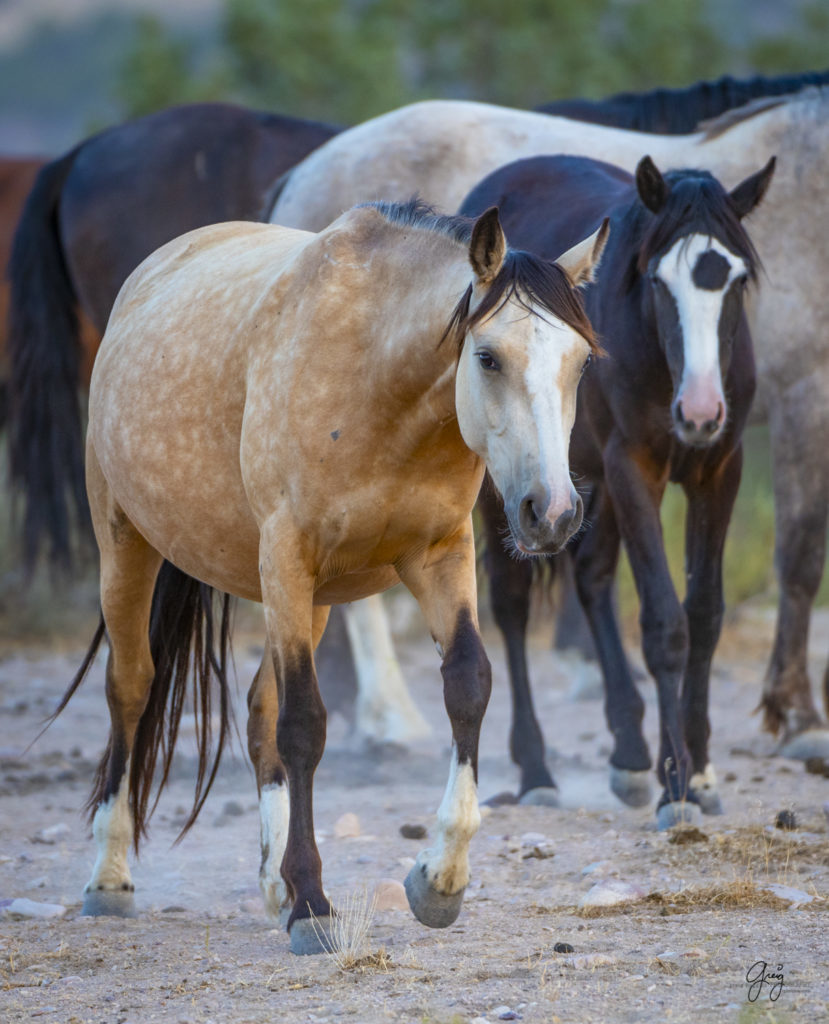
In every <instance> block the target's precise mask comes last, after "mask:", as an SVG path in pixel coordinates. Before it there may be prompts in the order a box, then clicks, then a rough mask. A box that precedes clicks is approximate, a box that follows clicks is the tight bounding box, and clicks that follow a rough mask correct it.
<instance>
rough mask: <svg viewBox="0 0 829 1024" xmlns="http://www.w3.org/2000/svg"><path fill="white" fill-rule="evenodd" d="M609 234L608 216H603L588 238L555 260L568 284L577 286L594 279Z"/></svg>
mask: <svg viewBox="0 0 829 1024" xmlns="http://www.w3.org/2000/svg"><path fill="white" fill-rule="evenodd" d="M609 236H610V218H609V217H605V219H604V220H603V221H602V223H601V225H600V227H599V228H598V229H597V230H596V231H594V232H593V234H592V235H590V237H589V238H585V239H584V241H583V242H578V243H577V244H576V245H574V246H573V248H572V249H568V250H567V252H565V253H564V254H563V255H562V256H559V258H558V259H557V260H556V263H557V264H558V265H559V266H560V267H561V269H562V270H563V271H564V273H565V274H566V275H567V276H568V278H569V279H570V284H571V285H572V286H573V287H574V288H578V287H579V286H580V285H583V284H590V282H591V281H594V280H595V279H596V271H597V270H598V268H599V263H600V262H601V258H602V253H603V252H604V247H605V246H606V245H607V240H608V238H609Z"/></svg>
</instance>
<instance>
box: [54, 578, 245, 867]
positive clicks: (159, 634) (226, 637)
mask: <svg viewBox="0 0 829 1024" xmlns="http://www.w3.org/2000/svg"><path fill="white" fill-rule="evenodd" d="M216 593H217V592H216V591H214V590H213V589H212V588H211V587H208V586H207V585H206V584H204V583H199V581H198V580H195V579H193V577H192V576H186V575H185V574H184V573H183V572H181V571H180V570H179V569H176V568H175V566H173V565H171V564H170V563H169V562H165V563H164V564H163V565H162V567H161V571H160V572H159V574H158V580H157V581H156V586H155V592H154V594H153V604H152V611H151V613H150V650H151V652H152V656H153V664H154V665H155V676H154V677H153V681H152V686H151V689H150V696H149V699H148V701H147V706H146V708H145V710H144V714H143V715H142V716H141V721H140V723H139V725H138V731H137V732H136V735H135V741H134V744H133V749H132V755H131V757H130V781H129V786H130V806H131V808H132V815H133V824H134V830H135V831H134V835H135V848H136V850H137V849H138V845H139V842H140V839H141V837H142V836H143V835H145V834H146V831H147V822H148V821H149V819H150V817H151V815H152V812H153V811H154V810H155V806H156V804H157V803H158V798H159V796H160V794H161V790H162V789H163V788H164V785H165V783H166V782H167V779H168V777H169V774H170V768H171V766H172V763H173V754H174V751H175V745H176V739H177V737H178V730H179V725H180V723H181V715H182V712H183V710H184V704H185V697H186V695H187V681H188V676H189V674H190V669H191V656H192V669H193V676H194V700H193V705H194V708H195V714H196V740H197V744H198V772H197V776H196V791H195V795H194V798H193V809H192V810H191V812H190V816H189V817H188V819H187V821H186V822H185V824H184V827H183V828H182V830H181V833H180V834H179V839H180V838H181V837H182V836H183V835H184V833H185V832H186V831H187V830H188V829H189V828H190V827H191V826H192V824H193V823H194V822H195V820H196V818H197V817H198V814H199V811H200V810H201V808H202V805H203V804H204V801H205V799H206V798H207V794H208V793H209V791H210V787H211V786H212V784H213V780H214V778H215V777H216V772H217V770H218V767H219V761H220V759H221V756H222V751H223V750H224V747H225V744H226V742H227V739H228V736H229V733H230V727H231V723H232V720H233V712H232V707H231V702H230V686H229V684H228V680H227V664H228V654H229V651H230V626H231V611H232V606H231V600H230V597H229V596H228V595H227V594H223V595H221V612H220V621H219V628H218V638H217V636H216V627H215V623H214V615H213V612H214V608H213V605H214V594H216ZM103 635H104V626H103V622H101V624H100V625H99V626H98V630H97V632H96V634H95V637H94V639H93V641H92V644H91V645H90V648H89V651H88V652H87V655H86V658H85V659H84V662H83V664H82V665H81V668H80V669H79V670H78V673H77V675H76V676H75V678H74V679H73V680H72V682H71V683H70V685H69V688H68V689H67V691H66V693H65V694H64V696H63V698H62V700H61V702H60V704H59V706H58V709H57V710H56V711H55V713H54V715H52V718H51V719H50V721H51V720H53V719H54V718H55V717H56V716H57V715H58V714H60V712H61V711H62V710H63V709H64V708H65V707H66V705H67V703H68V702H69V699H70V697H71V696H72V694H73V693H74V692H75V691H76V690H77V689H78V687H79V686H80V684H81V682H82V681H83V678H84V676H85V675H86V673H87V671H88V669H89V666H90V664H91V663H92V659H93V658H94V656H95V652H96V651H97V649H98V646H99V645H100V642H101V639H102V638H103ZM217 639H218V649H216V648H217ZM214 680H215V683H214ZM214 689H217V690H218V699H219V735H218V739H217V741H216V743H215V751H214V742H213V729H212V724H211V715H212V711H213V706H214V698H215V696H216V694H214ZM159 752H160V753H161V780H160V782H159V783H158V786H157V787H156V792H155V798H154V799H153V800H152V803H151V802H150V798H151V795H152V790H153V779H154V776H155V770H156V761H157V760H158V756H159ZM109 758H110V747H109V744H108V745H107V749H106V751H105V752H104V755H103V757H102V758H101V762H100V764H99V765H98V773H97V776H96V780H95V784H94V786H93V789H92V793H91V795H90V797H89V801H88V803H87V809H88V810H89V812H90V815H92V814H94V812H95V809H96V808H97V806H98V804H99V803H100V802H101V801H102V800H103V799H105V797H106V795H107V793H106V787H107V779H108V767H109Z"/></svg>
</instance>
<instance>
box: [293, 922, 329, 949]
mask: <svg viewBox="0 0 829 1024" xmlns="http://www.w3.org/2000/svg"><path fill="white" fill-rule="evenodd" d="M288 934H289V935H290V937H291V952H292V953H296V955H297V956H311V955H313V954H315V953H330V952H331V951H332V950H333V949H334V940H333V939H332V937H331V918H330V917H314V918H310V917H299V918H297V919H296V921H294V923H293V924H292V925H291V928H290V931H289V932H288Z"/></svg>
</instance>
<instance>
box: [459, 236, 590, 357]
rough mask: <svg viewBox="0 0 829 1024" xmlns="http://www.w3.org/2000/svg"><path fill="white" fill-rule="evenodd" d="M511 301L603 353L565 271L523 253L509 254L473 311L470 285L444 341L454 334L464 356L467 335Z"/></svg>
mask: <svg viewBox="0 0 829 1024" xmlns="http://www.w3.org/2000/svg"><path fill="white" fill-rule="evenodd" d="M510 300H515V301H516V302H517V303H518V304H519V305H520V306H522V307H523V308H524V309H525V310H527V312H528V313H531V314H534V315H536V316H543V314H544V313H545V312H546V313H549V314H550V315H551V316H554V317H556V318H557V319H558V320H561V321H563V322H564V323H565V324H567V326H568V327H571V328H572V329H573V330H574V331H576V332H577V333H578V334H580V335H581V336H582V337H583V338H584V339H585V341H586V342H587V343H588V344H589V345H590V348H591V349H592V351H594V352H597V353H598V352H599V351H600V346H599V343H598V341H597V339H596V335H595V333H594V331H593V325H592V324H591V323H590V320H589V319H588V317H587V313H586V312H585V309H584V304H583V302H582V300H581V295H580V293H579V292H578V291H577V289H575V288H574V287H573V286H572V285H571V284H570V279H569V278H568V277H567V274H566V273H565V271H564V270H563V269H562V268H561V267H560V266H559V265H558V264H557V263H551V262H549V261H548V260H543V259H541V258H540V257H538V256H535V255H533V254H532V253H529V252H524V251H522V250H520V249H509V250H508V251H507V255H506V257H505V259H504V264H503V266H502V267H501V269H500V270H499V271H498V274H497V275H496V277H495V279H494V280H493V281H492V283H491V284H490V286H489V288H488V290H487V292H486V294H485V295H484V297H483V299H482V300H481V302H480V303H479V304H478V305H477V306H476V307H475V308H474V309H472V310H471V311H470V307H471V304H472V285H471V284H470V286H469V287H468V288H467V290H466V292H465V293H464V295H463V296H462V297H461V300H460V302H459V303H458V305H457V306H456V307H455V310H454V312H453V313H452V317H451V319H450V321H449V324H448V326H447V328H446V331H445V332H444V335H443V338H442V339H441V341H443V340H444V339H445V338H446V337H447V336H448V335H449V334H454V335H455V336H456V338H457V344H458V351H459V352H460V349H461V347H462V346H463V341H464V338H465V337H466V334H467V332H468V331H470V330H471V329H472V328H473V327H474V326H475V325H476V324H478V323H480V322H481V321H482V320H484V319H485V318H486V317H488V316H490V315H491V314H493V313H497V312H498V311H499V310H500V309H502V308H503V307H504V306H505V305H506V304H507V303H508V302H510Z"/></svg>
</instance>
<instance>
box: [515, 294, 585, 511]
mask: <svg viewBox="0 0 829 1024" xmlns="http://www.w3.org/2000/svg"><path fill="white" fill-rule="evenodd" d="M547 321H548V322H546V323H545V322H544V321H543V320H540V319H539V318H538V317H534V328H535V329H534V330H533V334H532V338H531V341H530V346H529V355H530V361H529V366H528V370H527V378H526V383H527V394H528V395H529V398H530V408H531V412H532V422H533V423H534V425H535V427H536V431H537V433H536V439H537V445H538V464H539V467H540V478H541V481H542V482H543V483H544V484H546V486H547V488H548V489H549V492H550V504H549V506H548V508H547V509H546V512H545V516H546V518H547V519H548V520H549V521H550V523H551V524H554V523H555V522H556V520H557V519H558V518H559V516H561V515H562V514H564V513H565V512H569V510H570V508H571V506H572V502H573V484H572V481H571V478H570V433H571V431H572V429H573V423H574V421H575V418H576V389H577V387H578V382H579V379H580V377H579V373H578V371H575V372H574V369H575V368H574V367H570V368H569V372H568V367H567V366H565V361H566V359H567V357H569V359H570V361H572V358H573V357H572V355H571V353H572V350H573V347H574V345H577V344H578V342H581V345H580V346H579V348H580V352H579V355H578V357H577V358H578V359H579V362H578V367H579V370H580V368H581V365H582V361H583V359H584V358H585V357H586V355H587V350H588V346H587V342H586V341H585V340H584V339H583V338H581V336H580V335H578V334H577V333H576V332H575V331H574V330H573V329H572V328H571V327H568V326H567V325H566V324H564V323H562V322H561V321H560V320H556V319H555V318H554V317H551V316H549V314H548V315H547ZM582 349H583V351H581V350H582Z"/></svg>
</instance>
